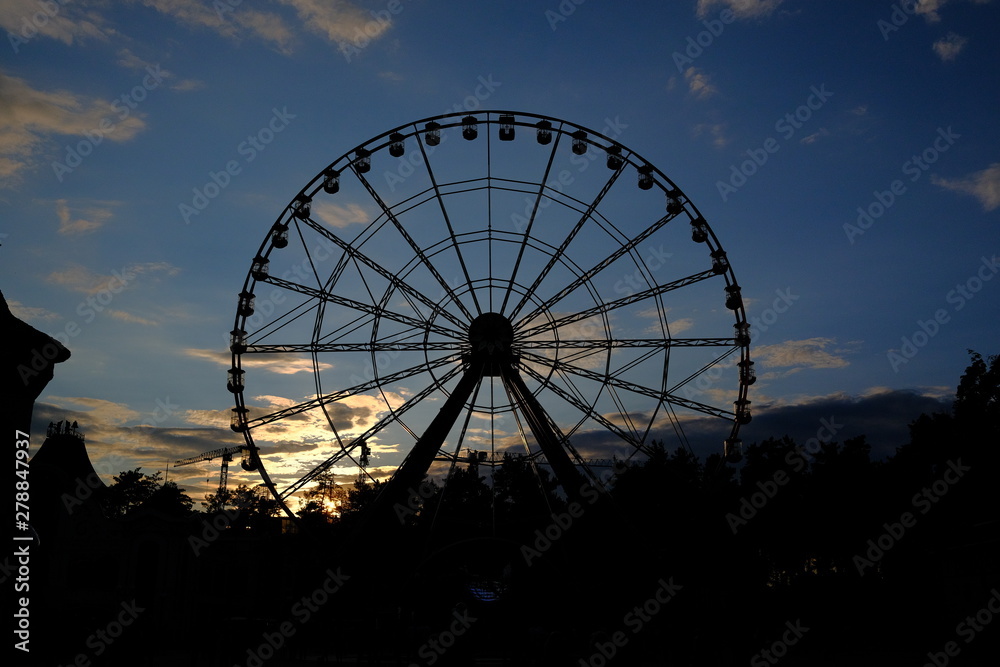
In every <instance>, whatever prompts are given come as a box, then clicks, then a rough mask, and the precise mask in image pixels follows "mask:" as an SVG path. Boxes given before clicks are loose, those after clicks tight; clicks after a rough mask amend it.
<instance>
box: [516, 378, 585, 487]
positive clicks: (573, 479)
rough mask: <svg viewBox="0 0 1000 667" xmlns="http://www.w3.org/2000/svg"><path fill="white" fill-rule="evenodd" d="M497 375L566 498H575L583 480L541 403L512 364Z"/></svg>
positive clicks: (582, 484)
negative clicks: (516, 405)
mask: <svg viewBox="0 0 1000 667" xmlns="http://www.w3.org/2000/svg"><path fill="white" fill-rule="evenodd" d="M500 376H501V379H502V380H503V382H504V384H505V385H506V386H507V388H508V390H509V391H510V392H511V395H512V396H514V397H515V399H516V400H517V404H518V407H519V408H520V409H521V412H522V413H523V414H524V417H525V419H526V420H527V422H528V427H529V428H530V429H531V433H532V435H534V436H535V440H537V441H538V446H539V447H541V449H542V452H543V453H544V454H545V458H546V459H547V460H548V462H549V464H550V465H551V466H552V471H553V472H554V473H555V475H556V478H557V479H558V480H559V484H561V485H562V487H563V490H564V491H565V492H566V496H567V497H568V498H569V499H570V500H577V499H579V497H580V494H581V491H582V488H583V486H584V484H585V482H584V480H583V478H582V477H580V474H579V473H578V472H577V470H576V466H574V465H573V461H572V460H571V459H570V457H569V454H568V453H567V452H566V449H565V448H564V447H563V446H562V444H561V443H560V438H559V436H557V435H556V432H555V430H554V429H553V428H552V424H551V422H550V420H549V417H548V414H546V412H545V409H544V408H543V407H542V404H541V403H539V402H538V399H537V398H535V395H534V394H532V393H531V391H530V390H529V389H528V387H527V385H525V384H524V380H522V379H521V375H520V374H519V373H518V372H517V369H516V368H515V367H514V365H513V364H510V365H507V364H503V365H501V367H500Z"/></svg>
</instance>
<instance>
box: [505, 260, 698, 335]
mask: <svg viewBox="0 0 1000 667" xmlns="http://www.w3.org/2000/svg"><path fill="white" fill-rule="evenodd" d="M716 275H718V274H716V273H715V271H713V270H711V269H709V270H707V271H702V272H701V273H695V274H694V275H690V276H687V277H686V278H680V279H678V280H674V281H672V282H669V283H664V284H662V285H656V286H655V287H650V288H649V289H644V290H642V291H639V292H636V293H635V294H630V295H629V296H625V297H622V298H620V299H615V300H614V301H608V302H606V303H601V304H598V305H596V306H593V307H592V308H588V309H586V310H581V311H578V312H575V313H571V314H570V315H564V316H563V317H560V318H556V319H555V320H552V321H551V322H546V323H544V324H540V325H537V326H534V327H532V328H530V329H525V330H524V331H520V332H518V335H519V336H523V337H526V338H527V337H531V336H537V335H538V334H541V333H544V332H546V331H552V330H553V329H556V328H558V327H562V326H566V325H567V324H572V323H573V322H579V321H581V320H585V319H587V318H589V317H593V316H595V315H603V314H605V313H609V312H611V311H613V310H616V309H618V308H622V307H624V306H628V305H630V304H633V303H636V302H638V301H643V300H645V299H649V298H652V297H655V296H659V295H660V294H664V293H666V292H670V291H672V290H675V289H680V288H681V287H687V286H688V285H693V284H695V283H698V282H701V281H702V280H707V279H709V278H712V277H714V276H716ZM529 323H530V321H529V320H528V319H527V318H524V319H522V320H521V321H520V322H519V323H518V325H515V326H514V329H515V331H516V330H517V329H518V326H525V325H527V324H529Z"/></svg>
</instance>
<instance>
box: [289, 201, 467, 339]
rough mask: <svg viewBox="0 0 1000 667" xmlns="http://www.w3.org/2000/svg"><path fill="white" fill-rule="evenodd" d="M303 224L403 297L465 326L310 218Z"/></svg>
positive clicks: (460, 325) (453, 322) (452, 315)
mask: <svg viewBox="0 0 1000 667" xmlns="http://www.w3.org/2000/svg"><path fill="white" fill-rule="evenodd" d="M303 222H305V223H306V224H307V225H309V227H311V228H312V229H314V230H315V231H316V232H317V233H319V234H320V235H322V236H323V237H324V238H325V239H328V240H329V241H332V242H333V243H335V244H336V245H337V247H339V248H340V249H341V250H343V251H344V252H345V253H346V254H347V255H349V256H350V257H351V258H353V259H354V260H355V261H358V262H361V263H362V264H364V265H365V266H367V267H368V268H369V269H371V270H372V271H375V272H376V273H377V274H378V275H380V276H382V278H384V279H385V280H387V281H388V282H389V283H390V284H391V285H392V286H393V287H395V288H396V289H397V290H399V291H400V292H402V293H403V294H404V295H406V296H409V297H410V298H412V299H416V300H417V301H419V302H420V303H422V304H423V305H424V306H426V307H427V308H429V309H430V310H431V311H432V312H434V313H436V314H438V315H440V316H442V317H444V318H446V319H447V320H449V321H450V322H451V323H452V324H454V325H456V326H458V327H464V326H465V323H464V322H462V320H461V319H459V318H458V317H457V316H456V315H454V314H453V313H451V312H450V311H448V310H446V309H445V308H443V307H442V306H441V304H440V303H437V302H435V301H433V300H431V299H430V298H428V297H427V296H425V295H424V294H423V293H422V292H420V291H418V290H416V289H414V288H413V287H411V286H410V285H409V284H408V283H406V282H405V281H403V280H400V279H399V276H397V275H396V274H395V273H392V272H390V271H389V270H387V269H386V268H385V267H384V266H382V265H381V264H379V263H378V262H376V261H375V260H373V259H372V258H370V257H369V256H368V255H366V254H365V253H363V252H361V250H359V249H358V248H357V247H355V246H353V245H351V244H350V243H347V242H346V241H344V240H343V239H342V238H340V237H339V236H337V235H336V234H333V233H331V232H330V231H329V230H327V229H325V228H324V227H323V226H322V225H320V224H319V223H317V222H316V221H314V220H312V219H311V218H306V219H305V220H304V221H303Z"/></svg>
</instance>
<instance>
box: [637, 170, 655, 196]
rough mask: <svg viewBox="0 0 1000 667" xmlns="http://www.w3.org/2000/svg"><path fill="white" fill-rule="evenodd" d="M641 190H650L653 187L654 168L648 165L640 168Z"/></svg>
mask: <svg viewBox="0 0 1000 667" xmlns="http://www.w3.org/2000/svg"><path fill="white" fill-rule="evenodd" d="M638 171H639V189H640V190H649V189H650V188H652V187H653V168H652V167H650V166H649V165H648V164H644V165H642V166H641V167H639V170H638Z"/></svg>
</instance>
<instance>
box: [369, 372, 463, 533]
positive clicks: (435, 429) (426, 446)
mask: <svg viewBox="0 0 1000 667" xmlns="http://www.w3.org/2000/svg"><path fill="white" fill-rule="evenodd" d="M482 376H483V362H482V361H481V360H473V361H472V363H471V364H470V365H469V366H468V368H466V370H465V373H464V374H463V375H462V378H461V379H460V380H459V381H458V384H457V385H456V386H455V389H454V390H453V391H452V392H451V396H449V397H448V400H446V401H445V403H444V405H443V406H441V410H440V411H438V413H437V415H436V416H435V417H434V419H433V420H431V423H430V425H428V427H427V429H426V430H424V432H423V434H421V436H420V438H419V439H418V440H417V442H416V444H415V445H414V446H413V449H412V450H410V453H409V454H408V455H407V457H406V460H404V461H403V463H402V464H401V465H400V466H399V469H398V470H397V471H396V474H395V475H393V476H392V478H391V479H390V480H389V482H388V484H387V485H386V487H385V489H384V490H383V491H382V493H380V494H379V496H378V498H377V499H376V501H375V503H374V504H373V506H372V507H371V510H370V512H371V516H372V517H374V518H375V519H376V520H377V518H378V517H395V516H396V514H395V513H394V512H392V511H391V510H390V508H392V507H394V506H395V505H396V504H398V503H403V504H405V503H406V500H407V498H408V497H409V496H411V495H413V494H415V493H416V489H417V487H418V486H420V483H421V482H422V481H423V479H424V476H425V475H426V474H427V470H428V469H429V468H430V467H431V463H433V462H434V458H435V457H436V456H437V455H438V452H439V450H440V449H441V446H442V445H443V444H444V440H445V438H446V437H448V433H449V432H450V431H451V429H452V427H453V426H454V425H455V422H456V421H457V420H458V417H459V415H461V414H462V410H463V409H464V408H465V405H466V403H467V402H468V400H469V397H470V396H471V395H472V392H473V390H474V389H475V388H476V385H477V384H478V383H479V380H480V379H481V378H482Z"/></svg>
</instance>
